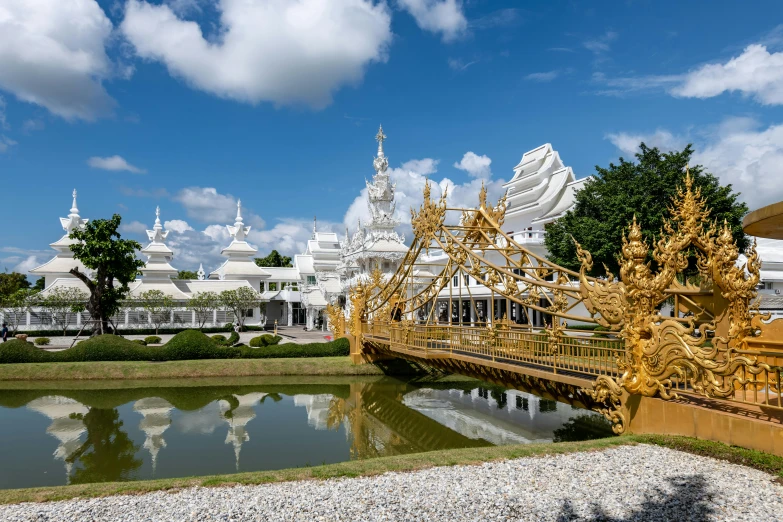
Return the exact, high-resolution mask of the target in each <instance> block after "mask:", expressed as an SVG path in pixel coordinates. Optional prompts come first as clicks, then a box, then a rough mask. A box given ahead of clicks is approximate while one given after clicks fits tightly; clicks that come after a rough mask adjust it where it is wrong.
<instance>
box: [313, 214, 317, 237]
mask: <svg viewBox="0 0 783 522" xmlns="http://www.w3.org/2000/svg"><path fill="white" fill-rule="evenodd" d="M317 224H318V221H317V220H316V218H315V216H313V237H315V233H316V232H317V231H318V228H317V226H316V225H317Z"/></svg>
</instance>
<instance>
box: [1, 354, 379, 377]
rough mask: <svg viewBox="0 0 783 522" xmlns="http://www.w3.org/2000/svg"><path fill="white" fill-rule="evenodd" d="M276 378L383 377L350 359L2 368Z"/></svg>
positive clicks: (60, 373) (11, 370)
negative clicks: (306, 376) (327, 376)
mask: <svg viewBox="0 0 783 522" xmlns="http://www.w3.org/2000/svg"><path fill="white" fill-rule="evenodd" d="M273 375H383V372H382V371H381V370H380V369H379V368H378V367H376V366H375V365H372V364H361V365H354V364H353V363H352V362H351V359H350V358H349V357H344V356H341V357H317V358H285V359H201V360H189V361H167V362H150V361H103V362H54V363H25V364H3V365H0V381H32V380H35V381H68V380H79V381H83V380H106V379H178V378H184V377H187V378H200V377H256V376H273Z"/></svg>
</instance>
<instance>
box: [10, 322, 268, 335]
mask: <svg viewBox="0 0 783 522" xmlns="http://www.w3.org/2000/svg"><path fill="white" fill-rule="evenodd" d="M183 328H184V327H179V328H159V329H158V334H178V333H180V332H184V331H185V330H184V329H183ZM233 329H234V325H232V324H230V323H227V324H225V325H223V326H211V327H204V328H201V331H202V332H204V333H221V332H230V331H232V330H233ZM245 330H248V331H255V330H263V328H262V327H260V326H245ZM117 331H118V332H119V334H120V335H157V334H156V333H155V329H154V328H120V329H119V330H117ZM78 333H79V330H78V329H76V330H70V329H69V330H67V331H66V332H65V334H66V335H70V336H71V337H73V336H75V335H76V334H78ZM15 334H27V335H29V336H30V337H38V336H46V337H62V336H63V331H62V330H24V329H22V328H20V329H19V330H17V331H16V332H15ZM89 334H90V331H89V330H87V329H85V330H84V331H83V332H82V335H83V336H84V335H89Z"/></svg>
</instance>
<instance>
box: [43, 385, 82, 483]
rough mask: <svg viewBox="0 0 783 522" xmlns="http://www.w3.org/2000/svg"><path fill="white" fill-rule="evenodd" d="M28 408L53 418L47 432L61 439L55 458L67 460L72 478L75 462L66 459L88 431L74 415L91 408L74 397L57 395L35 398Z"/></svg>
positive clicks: (66, 466) (68, 476) (67, 470)
mask: <svg viewBox="0 0 783 522" xmlns="http://www.w3.org/2000/svg"><path fill="white" fill-rule="evenodd" d="M27 408H28V409H30V410H33V411H37V412H38V413H41V414H43V415H46V416H47V417H49V418H50V419H52V423H51V424H50V425H49V427H48V428H47V429H46V433H48V434H49V435H51V436H53V437H55V438H56V439H57V440H58V441H60V444H59V445H58V446H57V449H55V450H54V458H55V459H57V460H62V461H64V462H65V474H66V476H67V478H68V479H69V480H70V476H71V468H73V464H72V463H70V462H67V461H66V459H67V458H68V457H69V456H70V455H71V454H72V453H73V452H74V451H76V450H77V449H78V448H79V446H81V441H80V440H79V439H80V438H81V436H82V433H85V432H86V431H87V428H86V427H85V426H84V422H82V420H81V419H77V418H74V417H76V416H77V415H79V416H84V415H86V414H87V412H88V411H90V410H89V408H87V406H85V405H83V404H82V403H80V402H77V401H75V400H73V399H69V398H67V397H55V396H49V397H41V398H39V399H35V400H34V401H31V402H29V403H28V404H27Z"/></svg>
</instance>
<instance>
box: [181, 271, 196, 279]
mask: <svg viewBox="0 0 783 522" xmlns="http://www.w3.org/2000/svg"><path fill="white" fill-rule="evenodd" d="M177 279H198V274H197V273H196V272H194V271H193V270H180V271H179V272H178V273H177Z"/></svg>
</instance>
